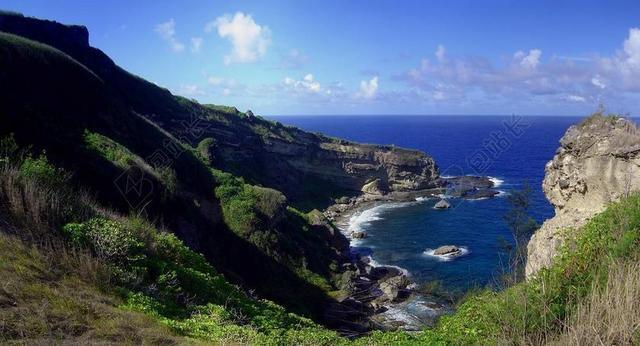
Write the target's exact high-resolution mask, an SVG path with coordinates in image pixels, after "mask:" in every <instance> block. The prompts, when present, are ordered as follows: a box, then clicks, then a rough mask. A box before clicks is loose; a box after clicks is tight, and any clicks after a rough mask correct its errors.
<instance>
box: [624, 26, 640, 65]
mask: <svg viewBox="0 0 640 346" xmlns="http://www.w3.org/2000/svg"><path fill="white" fill-rule="evenodd" d="M623 47H624V52H625V54H626V55H627V59H626V61H627V64H629V65H630V66H632V67H633V68H640V29H638V28H631V29H629V37H628V38H627V39H626V40H625V41H624V44H623Z"/></svg>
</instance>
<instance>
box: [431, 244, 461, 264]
mask: <svg viewBox="0 0 640 346" xmlns="http://www.w3.org/2000/svg"><path fill="white" fill-rule="evenodd" d="M459 248H460V254H459V255H436V254H434V252H435V251H436V250H435V249H425V250H424V252H423V253H422V254H423V255H425V256H427V257H432V258H436V259H437V260H439V261H443V262H448V261H452V260H454V259H456V258H458V257H461V256H465V255H467V254H469V253H470V252H471V251H470V250H469V248H468V247H466V246H460V247H459Z"/></svg>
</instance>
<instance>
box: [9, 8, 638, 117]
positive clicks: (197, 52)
mask: <svg viewBox="0 0 640 346" xmlns="http://www.w3.org/2000/svg"><path fill="white" fill-rule="evenodd" d="M0 8H3V9H9V10H15V11H19V12H22V13H24V14H25V15H29V16H35V17H40V18H47V19H52V20H57V21H60V22H63V23H67V24H82V25H85V26H87V27H88V28H89V31H90V41H91V44H92V45H93V46H95V47H97V48H100V49H102V50H103V51H105V52H106V53H107V54H108V55H110V56H111V57H112V58H113V59H114V60H115V61H116V62H117V63H118V64H119V65H121V66H123V67H124V68H125V69H127V70H129V71H131V72H133V73H135V74H138V75H140V76H142V77H144V78H146V79H148V80H150V81H153V82H155V83H157V84H158V85H161V86H164V87H166V88H168V89H170V90H171V91H173V92H174V93H176V94H180V95H183V96H187V97H190V98H194V99H197V100H199V101H201V102H205V103H216V104H227V105H235V106H237V107H238V108H239V109H241V110H246V109H252V110H253V111H254V112H255V113H257V114H264V115H280V114H513V113H515V114H525V115H565V114H566V115H583V114H587V113H589V112H592V111H593V110H595V109H596V108H597V106H598V104H600V103H603V104H604V105H605V106H606V107H607V108H608V109H610V110H611V111H615V112H623V113H631V114H632V115H638V113H639V112H640V102H639V100H640V97H639V96H640V29H636V28H640V1H637V0H636V1H563V0H555V1H400V0H398V1H390V0H389V1H375V0H369V1H364V0H362V1H355V0H354V1H330V0H324V1H311V0H309V1H294V0H292V1H215V0H208V1H195V0H193V1H118V0H114V1H95V0H84V1H81V0H78V1H68V0H58V1H51V0H2V1H1V2H0Z"/></svg>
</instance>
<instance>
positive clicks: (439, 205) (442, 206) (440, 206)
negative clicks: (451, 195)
mask: <svg viewBox="0 0 640 346" xmlns="http://www.w3.org/2000/svg"><path fill="white" fill-rule="evenodd" d="M433 207H434V208H436V209H449V208H450V207H451V203H449V201H447V200H446V199H441V200H439V201H438V203H436V205H434V206H433Z"/></svg>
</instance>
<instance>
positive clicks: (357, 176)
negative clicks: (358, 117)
mask: <svg viewBox="0 0 640 346" xmlns="http://www.w3.org/2000/svg"><path fill="white" fill-rule="evenodd" d="M236 118H237V119H232V121H231V122H225V121H209V122H207V123H206V126H205V127H206V130H205V134H204V136H205V137H211V138H214V139H215V141H214V143H213V144H212V145H211V146H210V147H209V148H208V151H209V156H210V157H211V158H212V163H213V165H214V166H219V167H220V168H222V169H224V170H227V171H229V172H232V173H234V174H237V175H241V176H244V177H246V178H248V179H249V180H250V181H253V182H255V183H258V184H262V185H264V186H269V187H273V188H276V189H278V190H280V191H282V192H284V193H285V194H286V195H287V198H289V199H290V200H291V201H293V202H296V201H301V200H303V201H313V203H314V204H315V205H316V207H322V206H327V205H329V204H331V203H332V202H333V198H335V197H340V196H344V195H357V194H360V193H361V192H366V193H370V194H385V193H388V192H395V191H411V190H419V189H427V188H431V187H434V186H436V185H437V183H438V167H437V166H436V164H435V162H434V160H433V159H432V158H431V157H429V156H427V155H426V154H424V153H422V152H419V151H416V150H409V149H402V148H396V147H393V146H383V145H370V144H359V143H354V142H349V141H345V140H339V139H334V138H329V137H326V136H323V135H319V134H314V133H309V132H305V131H302V130H300V129H297V128H293V127H289V126H284V125H282V124H280V123H276V122H270V121H266V120H264V119H261V118H258V117H244V118H239V117H236Z"/></svg>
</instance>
